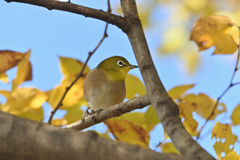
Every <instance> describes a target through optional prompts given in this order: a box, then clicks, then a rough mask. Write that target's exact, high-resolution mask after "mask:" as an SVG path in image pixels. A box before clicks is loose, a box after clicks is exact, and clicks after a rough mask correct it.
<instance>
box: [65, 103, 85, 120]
mask: <svg viewBox="0 0 240 160" xmlns="http://www.w3.org/2000/svg"><path fill="white" fill-rule="evenodd" d="M66 111H67V113H66V114H65V116H64V119H66V120H67V124H70V123H73V122H76V121H78V120H80V119H81V117H82V115H83V113H84V111H83V110H81V109H80V105H79V104H77V105H75V106H73V107H71V108H67V109H66Z"/></svg>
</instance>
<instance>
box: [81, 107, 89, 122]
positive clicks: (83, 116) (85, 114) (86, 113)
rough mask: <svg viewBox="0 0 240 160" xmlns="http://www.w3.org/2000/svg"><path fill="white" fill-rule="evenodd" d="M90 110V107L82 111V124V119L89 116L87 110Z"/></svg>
mask: <svg viewBox="0 0 240 160" xmlns="http://www.w3.org/2000/svg"><path fill="white" fill-rule="evenodd" d="M89 109H90V107H88V108H87V109H86V110H85V111H84V113H83V115H82V118H81V120H82V122H84V119H85V117H86V116H87V115H91V113H89V111H88V110H89Z"/></svg>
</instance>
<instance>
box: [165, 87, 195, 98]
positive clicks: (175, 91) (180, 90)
mask: <svg viewBox="0 0 240 160" xmlns="http://www.w3.org/2000/svg"><path fill="white" fill-rule="evenodd" d="M193 87H194V84H187V85H180V86H176V87H174V88H172V89H170V90H169V91H168V95H169V96H170V97H171V98H172V99H180V97H181V96H182V95H183V94H184V93H185V92H186V91H187V90H189V89H191V88H193Z"/></svg>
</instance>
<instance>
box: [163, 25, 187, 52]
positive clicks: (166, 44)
mask: <svg viewBox="0 0 240 160" xmlns="http://www.w3.org/2000/svg"><path fill="white" fill-rule="evenodd" d="M188 32H189V31H188V30H187V29H186V27H184V26H183V25H175V26H173V27H169V28H168V29H167V30H166V31H165V32H164V33H163V35H162V36H163V39H164V41H163V44H162V46H161V48H160V49H159V52H160V53H162V54H163V53H172V52H175V51H178V50H180V49H181V48H182V46H184V44H185V43H186V36H187V35H188Z"/></svg>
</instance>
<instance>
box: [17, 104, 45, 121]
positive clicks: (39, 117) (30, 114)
mask: <svg viewBox="0 0 240 160" xmlns="http://www.w3.org/2000/svg"><path fill="white" fill-rule="evenodd" d="M17 115H18V116H20V117H23V118H27V119H31V120H34V121H38V122H42V121H43V119H44V117H43V116H44V113H43V108H42V107H40V108H37V109H29V110H27V111H26V112H23V113H21V114H17Z"/></svg>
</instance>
